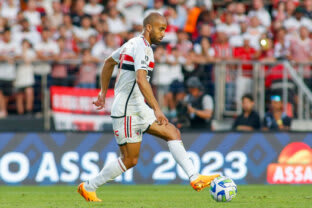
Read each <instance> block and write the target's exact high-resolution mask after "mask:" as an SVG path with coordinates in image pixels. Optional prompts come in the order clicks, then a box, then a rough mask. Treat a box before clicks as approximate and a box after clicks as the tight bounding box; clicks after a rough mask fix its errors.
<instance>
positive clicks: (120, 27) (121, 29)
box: [107, 7, 127, 37]
mask: <svg viewBox="0 0 312 208" xmlns="http://www.w3.org/2000/svg"><path fill="white" fill-rule="evenodd" d="M107 24H108V28H109V32H111V33H113V34H119V35H121V36H122V37H125V33H126V31H127V25H126V22H125V19H124V18H123V17H122V16H121V15H120V13H119V11H118V10H117V8H116V7H111V8H110V9H109V12H108V18H107Z"/></svg>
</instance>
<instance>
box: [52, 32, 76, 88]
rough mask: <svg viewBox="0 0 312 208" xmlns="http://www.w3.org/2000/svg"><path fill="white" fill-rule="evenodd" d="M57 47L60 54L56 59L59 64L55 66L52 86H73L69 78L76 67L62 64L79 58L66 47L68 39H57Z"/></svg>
mask: <svg viewBox="0 0 312 208" xmlns="http://www.w3.org/2000/svg"><path fill="white" fill-rule="evenodd" d="M57 45H58V48H59V54H58V55H57V57H56V60H57V62H56V63H55V64H54V65H53V68H52V73H51V77H52V78H53V79H52V84H53V85H57V86H72V80H74V79H75V78H72V77H71V76H69V72H70V71H74V67H73V66H71V65H70V64H66V63H62V62H64V61H66V60H67V61H68V60H71V59H75V58H77V55H76V54H75V53H74V51H73V50H71V48H68V47H66V38H65V37H62V36H61V37H59V38H58V39H57Z"/></svg>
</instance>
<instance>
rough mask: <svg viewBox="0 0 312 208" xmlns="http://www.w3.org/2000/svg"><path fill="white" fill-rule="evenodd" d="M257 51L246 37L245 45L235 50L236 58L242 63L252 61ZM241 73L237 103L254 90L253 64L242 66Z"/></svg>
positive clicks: (238, 75)
mask: <svg viewBox="0 0 312 208" xmlns="http://www.w3.org/2000/svg"><path fill="white" fill-rule="evenodd" d="M256 53H257V51H256V50H255V49H254V48H252V47H251V45H250V37H249V36H248V35H244V45H243V46H242V47H238V48H235V49H234V57H235V58H237V59H239V60H242V61H251V60H253V59H254V58H255V57H256ZM241 69H242V71H241V72H238V73H237V75H236V103H237V104H238V103H239V101H240V99H241V97H242V96H243V95H244V94H246V93H251V90H252V69H253V66H252V64H242V65H241Z"/></svg>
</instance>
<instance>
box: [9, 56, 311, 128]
mask: <svg viewBox="0 0 312 208" xmlns="http://www.w3.org/2000/svg"><path fill="white" fill-rule="evenodd" d="M21 63H22V62H21V61H17V62H16V63H15V65H16V66H17V65H19V64H21ZM42 63H45V64H50V65H53V64H55V63H58V64H64V65H76V66H79V64H81V60H68V61H62V62H53V61H50V62H39V61H37V62H33V64H34V65H38V64H42ZM207 64H210V65H213V73H214V79H213V80H210V82H212V83H209V84H210V85H213V86H214V102H215V109H214V119H216V120H218V121H221V120H223V119H225V118H228V117H233V116H235V115H238V114H239V113H240V112H241V104H240V100H241V95H242V94H243V92H241V91H240V90H238V88H239V87H240V86H237V85H240V84H242V83H243V82H244V83H247V84H246V86H250V87H248V89H246V88H242V89H243V91H247V92H250V93H251V94H252V95H253V97H254V100H255V110H256V111H258V112H259V115H260V117H261V118H263V117H264V115H265V112H266V111H267V110H268V105H267V97H268V87H267V86H266V85H267V81H268V77H269V76H271V75H278V76H277V77H278V78H277V80H279V83H277V84H275V86H279V87H280V88H281V89H282V92H281V93H282V98H283V101H284V102H283V103H284V109H285V110H286V109H287V105H288V104H289V103H290V102H291V104H292V106H293V109H294V110H293V113H294V115H293V117H294V118H297V119H301V120H308V119H311V106H312V93H311V89H309V86H308V85H307V83H306V81H309V80H310V79H311V80H312V76H311V75H310V76H309V75H308V76H307V75H306V73H305V72H306V71H308V72H310V71H311V66H312V63H289V62H287V61H278V62H258V61H222V62H215V63H207ZM97 67H99V65H98V66H97ZM200 67H202V66H200ZM278 67H280V68H281V70H277V71H274V69H275V68H278ZM245 68H248V70H246V69H245ZM36 76H39V77H40V81H39V82H40V83H38V84H40V88H41V95H40V96H41V113H42V115H43V118H44V127H45V130H50V128H51V124H50V118H51V110H50V92H49V86H50V84H49V80H50V79H51V75H50V72H47V73H37V74H36ZM73 79H75V77H73ZM308 84H309V83H308ZM290 85H292V86H295V87H294V92H290V91H289V88H290V87H289V86H290ZM205 86H208V85H205ZM310 87H311V86H310ZM206 90H207V89H206ZM207 91H209V90H207Z"/></svg>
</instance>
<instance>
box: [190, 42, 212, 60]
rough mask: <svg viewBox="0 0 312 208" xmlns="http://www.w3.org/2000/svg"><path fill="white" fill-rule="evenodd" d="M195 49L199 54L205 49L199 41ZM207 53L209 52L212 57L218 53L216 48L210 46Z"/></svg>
mask: <svg viewBox="0 0 312 208" xmlns="http://www.w3.org/2000/svg"><path fill="white" fill-rule="evenodd" d="M194 51H195V53H197V54H202V51H203V49H202V47H201V45H200V44H199V43H196V44H195V45H194ZM207 54H208V55H209V56H210V57H214V56H215V54H216V53H215V50H214V49H213V48H212V47H210V48H209V49H208V51H207Z"/></svg>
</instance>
